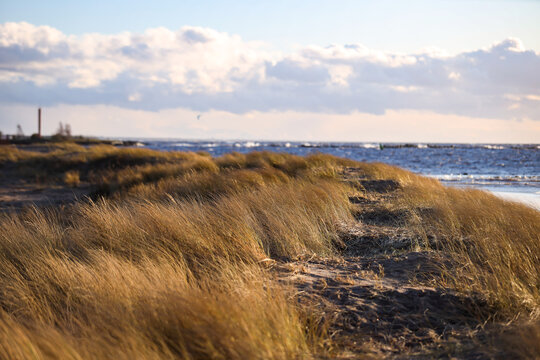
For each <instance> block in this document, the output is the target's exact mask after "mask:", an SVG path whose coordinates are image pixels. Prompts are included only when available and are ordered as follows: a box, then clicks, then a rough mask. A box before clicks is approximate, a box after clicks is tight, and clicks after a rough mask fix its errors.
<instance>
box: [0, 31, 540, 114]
mask: <svg viewBox="0 0 540 360" xmlns="http://www.w3.org/2000/svg"><path fill="white" fill-rule="evenodd" d="M538 84H540V54H538V53H536V52H534V51H532V50H527V49H526V48H525V46H524V45H523V44H522V42H521V41H520V40H519V39H515V38H508V39H505V40H503V41H501V42H499V43H496V44H493V45H491V46H489V47H486V48H483V49H478V50H475V51H468V52H463V53H460V54H456V55H448V53H445V52H444V51H442V50H439V49H433V48H431V49H429V48H427V49H426V50H424V51H422V52H420V53H413V54H400V53H389V52H383V51H378V50H375V49H370V48H367V47H365V46H363V45H361V44H348V45H331V46H327V47H322V46H309V47H305V48H301V49H299V50H297V51H295V52H292V53H288V54H281V53H279V52H274V51H270V50H269V46H268V45H266V44H263V43H260V42H248V41H244V40H242V39H241V38H240V37H238V36H236V35H231V34H227V33H223V32H218V31H215V30H213V29H208V28H201V27H191V26H186V27H183V28H181V29H179V30H178V31H171V30H169V29H166V28H154V29H148V30H146V31H145V32H144V33H142V34H141V33H139V34H137V33H129V32H124V33H120V34H115V35H104V34H85V35H82V36H72V35H66V34H63V33H61V32H60V31H58V30H56V29H54V28H51V27H47V26H34V25H31V24H28V23H5V24H0V99H2V100H0V101H2V102H4V103H28V104H38V103H39V104H41V105H54V104H58V103H67V104H81V105H92V104H93V105H95V104H104V105H113V106H118V107H126V108H135V109H142V110H161V109H168V108H178V107H182V108H187V109H191V110H193V111H208V110H212V109H214V110H217V111H226V112H228V113H249V112H253V111H261V112H266V111H280V112H286V111H297V112H310V113H335V114H346V113H353V112H360V113H371V114H383V113H385V112H387V111H392V110H399V109H410V110H423V111H432V112H435V113H444V114H455V115H462V116H468V117H483V118H499V119H525V118H528V119H533V120H540V108H539V107H538V106H536V105H537V100H538V98H540V88H539V87H538ZM516 94H517V95H516ZM516 104H517V105H516Z"/></svg>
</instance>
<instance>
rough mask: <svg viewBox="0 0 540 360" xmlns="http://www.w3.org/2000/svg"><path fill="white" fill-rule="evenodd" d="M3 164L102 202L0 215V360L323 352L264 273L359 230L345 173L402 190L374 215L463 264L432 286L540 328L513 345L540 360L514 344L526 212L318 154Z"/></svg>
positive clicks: (534, 262) (134, 154)
mask: <svg viewBox="0 0 540 360" xmlns="http://www.w3.org/2000/svg"><path fill="white" fill-rule="evenodd" d="M0 166H5V167H8V168H9V167H10V166H11V167H13V168H16V169H17V171H21V174H25V176H26V175H28V176H29V177H30V178H31V177H32V176H35V174H36V173H38V172H39V173H40V174H41V173H45V174H46V176H47V177H48V179H49V180H50V181H58V182H65V183H67V184H68V185H72V186H75V185H78V182H79V181H80V182H81V183H82V182H85V183H89V184H90V185H93V186H95V187H96V188H97V189H98V193H99V194H103V195H107V196H108V197H107V198H98V197H95V198H94V201H87V202H79V203H77V204H75V205H74V206H73V207H70V208H63V209H48V210H47V209H29V210H27V211H25V212H22V213H19V214H2V215H0V358H15V359H16V358H20V359H27V358H73V359H82V358H134V357H136V358H156V359H157V358H160V359H161V358H192V359H203V358H204V359H206V358H215V359H224V358H231V359H245V358H261V359H262V358H264V359H283V358H310V357H313V356H317V355H321V354H324V352H325V351H326V350H325V349H326V348H327V347H328V336H329V335H328V334H326V333H325V331H326V326H327V325H326V324H324V322H321V319H322V318H324V316H322V315H321V314H319V313H317V311H312V310H310V309H299V307H298V306H297V303H296V300H295V298H294V296H293V294H291V293H290V291H289V290H288V289H286V288H283V287H280V286H277V285H276V284H275V283H274V282H272V281H270V277H269V276H268V274H267V273H266V272H265V270H264V269H263V266H262V264H264V262H261V261H262V260H265V259H267V258H269V257H270V258H274V259H287V258H291V257H295V256H298V255H302V254H306V253H317V254H321V255H330V254H334V255H335V254H336V250H337V249H339V248H341V247H342V245H343V244H342V243H341V240H340V238H339V236H338V234H339V231H338V226H339V225H343V224H344V223H347V222H348V221H351V205H350V204H349V201H348V195H350V194H351V191H352V189H351V188H350V187H349V186H347V185H345V184H344V183H342V182H341V181H340V176H341V175H340V174H341V173H342V171H343V169H344V168H346V167H349V168H351V167H352V168H355V169H356V171H357V174H359V175H360V176H362V177H364V178H367V179H385V180H386V179H391V180H394V181H397V182H399V184H401V187H400V188H399V189H398V190H397V191H395V193H394V194H393V195H389V196H387V197H385V199H386V200H385V201H386V202H385V203H384V204H382V206H381V209H383V210H381V211H389V212H394V213H400V214H401V213H406V214H408V216H406V217H404V218H401V219H400V221H403V223H402V224H401V225H405V226H407V227H409V228H410V229H414V230H415V232H416V234H418V235H419V237H421V238H423V240H424V241H423V242H422V243H420V244H418V245H420V246H423V247H426V248H431V249H436V250H440V251H442V252H443V253H444V254H446V255H448V256H450V257H451V258H452V259H453V264H459V266H457V267H451V268H450V267H448V268H446V269H445V271H444V272H443V275H442V277H440V278H438V279H437V281H438V284H439V285H441V286H445V287H451V288H454V289H457V290H459V291H461V292H463V293H465V294H474V296H478V294H480V295H482V296H483V297H485V298H486V299H487V300H488V302H489V305H490V306H492V307H495V308H496V309H497V313H496V314H494V315H493V316H494V317H495V318H504V319H512V318H519V317H521V318H522V319H524V320H526V319H529V320H531V319H532V322H529V325H527V327H524V328H523V331H522V332H516V331H513V332H511V333H509V334H507V335H505V338H506V340H507V343H508V344H514V345H508V346H510V347H515V348H516V354H517V353H518V352H519V354H518V355H520V356H530V354H535V355H534V356H537V354H538V352H537V350H534V347H529V348H531V349H532V350H531V351H532V352H529V353H527V352H526V351H527V350H526V349H525V350H524V349H523V347H517V346H515V344H517V343H520V342H521V343H522V344H524V343H525V342H526V341H529V340H530V339H533V340H531V341H532V342H531V343H534V341H535V340H534V339H536V338H537V337H538V333H539V331H538V323H537V319H538V316H539V315H540V275H539V274H540V259H539V256H540V213H539V212H538V211H535V210H533V209H531V208H528V207H526V206H524V205H520V204H516V203H512V202H508V201H503V200H501V199H498V198H496V197H494V196H492V195H490V194H488V193H485V192H481V191H471V190H458V189H451V188H445V187H443V186H442V185H441V184H440V183H438V182H437V181H435V180H432V179H428V178H424V177H421V176H418V175H415V174H412V173H410V172H407V171H405V170H402V169H398V168H395V167H392V166H389V165H385V164H363V163H357V162H353V161H350V160H345V159H338V158H335V157H332V156H328V155H322V154H317V155H312V156H307V157H299V156H293V155H286V154H276V153H270V152H256V153H250V154H238V153H232V154H227V155H224V156H222V157H219V158H211V157H209V156H208V154H205V153H180V152H171V153H165V152H157V151H152V150H146V149H117V148H114V147H111V146H104V145H99V146H92V147H88V148H83V147H80V146H78V145H55V147H52V148H50V149H48V152H34V151H24V150H18V149H16V148H13V147H0ZM68 174H69V175H68ZM358 189H361V186H360V187H358ZM381 275H382V272H381ZM343 281H346V279H345V280H343ZM479 311H482V309H479ZM329 347H331V345H330V346H329ZM535 351H536V352H535ZM516 356H517V355H516Z"/></svg>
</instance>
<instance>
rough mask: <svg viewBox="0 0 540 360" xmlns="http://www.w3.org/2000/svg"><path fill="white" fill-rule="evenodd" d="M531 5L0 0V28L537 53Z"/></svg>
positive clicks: (454, 0)
mask: <svg viewBox="0 0 540 360" xmlns="http://www.w3.org/2000/svg"><path fill="white" fill-rule="evenodd" d="M539 16H540V1H535V0H408V1H395V0H377V1H370V0H293V1H290V0H289V1H285V0H272V1H267V0H261V1H238V0H223V1H216V0H212V1H210V0H184V1H174V0H166V1H163V0H161V1H144V0H123V1H118V0H112V1H102V0H97V1H66V0H48V1H43V0H15V1H13V0H11V1H9V0H8V1H6V0H3V1H2V2H0V22H7V21H26V22H29V23H32V24H35V25H50V26H52V27H54V28H57V29H59V30H60V31H62V32H64V33H67V34H83V33H89V32H99V33H105V34H113V33H118V32H122V31H132V32H143V31H144V30H146V29H148V28H152V27H158V26H164V27H166V28H169V29H177V28H179V27H181V26H184V25H193V26H202V27H209V28H212V29H216V30H218V31H223V32H228V33H233V34H238V35H240V36H242V38H243V39H245V40H261V41H265V42H269V43H270V44H272V45H273V46H275V47H278V48H290V47H291V46H294V45H310V44H317V45H329V44H332V43H338V44H346V43H362V44H364V45H366V46H369V47H373V48H377V49H379V50H387V51H406V52H409V51H416V50H419V49H422V48H424V47H429V46H435V47H440V48H443V49H445V50H447V51H451V52H458V51H462V50H466V49H467V50H470V49H475V48H478V47H481V46H486V45H488V44H491V43H493V42H496V41H500V40H502V39H504V38H507V37H517V38H519V39H521V40H522V41H523V42H524V43H525V45H526V46H527V47H529V48H534V49H536V50H540V36H539V35H538V34H540V21H539V18H540V17H539Z"/></svg>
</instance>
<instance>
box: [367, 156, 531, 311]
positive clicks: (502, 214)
mask: <svg viewBox="0 0 540 360" xmlns="http://www.w3.org/2000/svg"><path fill="white" fill-rule="evenodd" d="M371 166H373V167H374V168H375V169H369V167H371ZM368 172H369V173H370V174H371V175H372V176H374V177H376V178H387V179H388V178H390V179H396V180H398V181H399V182H400V183H401V184H402V189H401V190H400V191H399V193H398V196H396V197H394V198H393V199H392V200H390V201H389V202H388V203H387V204H386V208H387V209H388V211H402V212H403V211H405V212H407V213H409V215H410V216H409V217H408V222H407V224H406V225H407V226H409V227H412V228H414V229H416V231H417V232H418V233H419V234H420V235H421V236H422V237H423V238H424V242H423V243H422V244H420V245H423V246H426V247H431V248H435V249H437V250H440V251H442V252H443V253H445V254H448V255H450V256H451V257H452V258H453V259H454V260H455V261H456V262H457V263H458V264H460V265H459V266H458V267H452V268H448V269H446V271H445V274H444V276H443V278H442V279H440V283H441V284H442V285H445V286H448V287H452V288H455V289H458V290H460V291H462V292H464V293H468V294H471V293H476V294H481V295H482V296H483V297H485V298H487V299H488V300H489V301H490V302H492V304H493V305H495V306H497V307H498V309H499V314H498V315H501V316H503V317H508V316H516V315H517V314H521V313H523V314H528V315H530V316H532V317H533V318H537V317H538V316H539V315H540V212H539V211H537V210H535V209H533V208H531V207H528V206H526V205H523V204H520V203H516V202H512V201H506V200H503V199H500V198H498V197H496V196H495V195H492V194H490V193H488V192H484V191H480V190H471V189H456V188H449V187H444V186H442V185H441V184H440V183H439V182H438V181H436V180H433V179H429V178H425V177H421V176H418V175H414V174H411V173H408V172H406V171H404V170H402V169H397V168H394V167H391V166H388V165H377V164H371V165H368Z"/></svg>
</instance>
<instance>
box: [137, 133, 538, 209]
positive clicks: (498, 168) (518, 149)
mask: <svg viewBox="0 0 540 360" xmlns="http://www.w3.org/2000/svg"><path fill="white" fill-rule="evenodd" d="M130 140H133V139H130ZM136 140H137V141H138V143H137V145H138V146H142V147H146V148H150V149H155V150H176V151H206V152H208V153H210V154H212V155H213V156H219V155H223V154H225V153H229V152H239V153H248V152H251V151H276V152H285V153H290V154H297V155H307V154H314V153H325V154H332V155H335V156H340V157H345V158H349V159H353V160H358V161H366V162H384V163H388V164H392V165H397V166H400V167H402V168H404V169H407V170H410V171H412V172H415V173H418V174H422V175H426V176H429V177H433V178H435V179H438V180H440V181H441V182H442V183H444V184H445V185H448V186H455V187H461V188H467V187H472V188H479V189H484V190H488V191H491V192H493V193H495V194H496V195H498V196H501V197H503V198H506V199H510V200H515V201H520V202H524V203H527V204H528V205H530V206H533V207H536V208H538V209H540V144H447V143H445V144H436V143H375V142H361V143H360V142H359V143H349V142H294V141H217V140H197V141H195V140H175V139H160V140H155V139H136Z"/></svg>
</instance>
